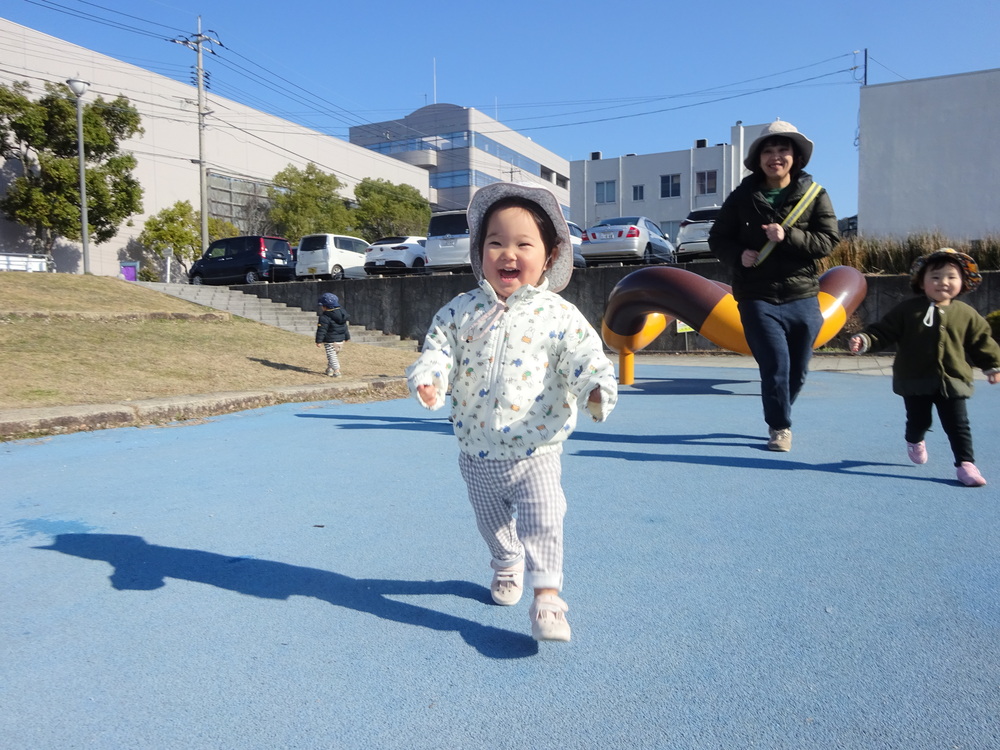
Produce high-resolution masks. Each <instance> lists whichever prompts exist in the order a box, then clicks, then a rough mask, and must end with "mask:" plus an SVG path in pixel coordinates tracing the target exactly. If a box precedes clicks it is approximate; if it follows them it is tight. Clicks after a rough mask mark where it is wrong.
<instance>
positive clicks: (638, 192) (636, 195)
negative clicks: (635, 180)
mask: <svg viewBox="0 0 1000 750" xmlns="http://www.w3.org/2000/svg"><path fill="white" fill-rule="evenodd" d="M632 200H634V201H644V200H646V186H645V185H633V186H632Z"/></svg>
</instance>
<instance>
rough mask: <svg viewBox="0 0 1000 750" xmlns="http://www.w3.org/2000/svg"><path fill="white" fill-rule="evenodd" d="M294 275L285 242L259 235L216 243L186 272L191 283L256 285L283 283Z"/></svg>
mask: <svg viewBox="0 0 1000 750" xmlns="http://www.w3.org/2000/svg"><path fill="white" fill-rule="evenodd" d="M294 275H295V258H294V256H293V254H292V248H291V247H290V246H289V244H288V240H286V239H284V238H282V237H262V236H260V235H252V236H249V237H226V238H225V239H222V240H216V241H215V242H213V243H212V244H211V245H209V246H208V250H206V251H205V254H204V255H203V256H201V257H200V258H199V259H198V260H196V261H195V262H194V263H193V264H192V265H191V270H190V271H189V272H188V278H189V279H190V281H191V283H192V284H256V283H257V282H259V281H287V280H289V279H291V278H293V277H294Z"/></svg>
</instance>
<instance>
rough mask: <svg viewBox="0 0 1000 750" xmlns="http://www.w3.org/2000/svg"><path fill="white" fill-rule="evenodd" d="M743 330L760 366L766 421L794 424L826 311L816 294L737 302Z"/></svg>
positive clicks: (773, 425) (775, 426)
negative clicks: (782, 300)
mask: <svg viewBox="0 0 1000 750" xmlns="http://www.w3.org/2000/svg"><path fill="white" fill-rule="evenodd" d="M738 306H739V310H740V320H741V321H742V322H743V333H744V334H745V335H746V339H747V343H748V344H749V345H750V351H751V352H752V353H753V357H754V359H755V360H757V367H758V368H759V369H760V397H761V401H762V402H763V404H764V421H765V422H767V426H768V427H770V428H771V429H773V430H783V429H785V428H787V427H791V426H792V404H794V403H795V399H796V398H797V397H798V395H799V391H801V390H802V386H803V385H804V384H805V382H806V373H807V372H809V360H810V359H811V358H812V352H813V344H814V343H815V342H816V336H818V335H819V329H820V328H822V326H823V314H822V313H821V312H820V310H819V300H818V299H817V298H816V297H808V298H807V299H801V300H795V301H794V302H785V303H783V304H780V305H775V304H773V303H771V302H764V301H762V300H742V301H740V302H739V303H738Z"/></svg>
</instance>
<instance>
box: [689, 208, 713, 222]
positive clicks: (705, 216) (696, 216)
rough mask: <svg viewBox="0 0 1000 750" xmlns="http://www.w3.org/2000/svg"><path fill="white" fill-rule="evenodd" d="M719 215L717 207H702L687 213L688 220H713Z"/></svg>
mask: <svg viewBox="0 0 1000 750" xmlns="http://www.w3.org/2000/svg"><path fill="white" fill-rule="evenodd" d="M718 216H719V209H718V208H703V209H700V210H698V211H692V212H691V213H689V214H688V218H687V220H688V221H715V220H716V218H718Z"/></svg>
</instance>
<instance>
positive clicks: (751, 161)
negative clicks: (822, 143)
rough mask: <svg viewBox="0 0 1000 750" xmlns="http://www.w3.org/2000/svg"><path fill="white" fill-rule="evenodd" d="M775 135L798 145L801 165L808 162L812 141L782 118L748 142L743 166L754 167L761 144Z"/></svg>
mask: <svg viewBox="0 0 1000 750" xmlns="http://www.w3.org/2000/svg"><path fill="white" fill-rule="evenodd" d="M776 136H781V137H782V138H787V139H788V140H790V141H792V142H793V143H795V145H796V146H798V147H799V151H801V152H802V166H803V167H804V166H805V165H806V164H808V163H809V159H810V158H811V157H812V153H813V142H812V141H810V140H809V139H808V138H806V137H805V136H804V135H802V133H800V132H799V131H798V130H796V129H795V126H794V125H792V123H790V122H785V121H784V120H775V121H774V122H772V123H771V124H770V125H768V126H767V127H766V128H764V129H763V130H762V131H761V132H760V135H759V136H757V139H756V140H755V141H754V142H753V143H751V144H750V150H749V151H747V158H746V159H744V160H743V166H744V167H746V168H747V169H749V170H750V171H751V172H752V171H753V170H754V169H756V167H757V165H758V164H760V147H761V145H762V144H763V143H764V141H766V140H767V139H768V138H774V137H776Z"/></svg>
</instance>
